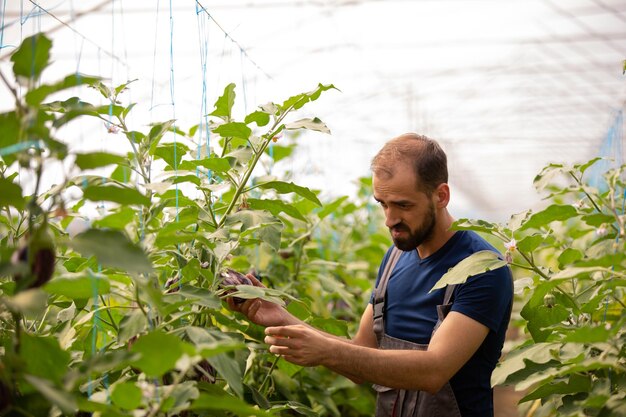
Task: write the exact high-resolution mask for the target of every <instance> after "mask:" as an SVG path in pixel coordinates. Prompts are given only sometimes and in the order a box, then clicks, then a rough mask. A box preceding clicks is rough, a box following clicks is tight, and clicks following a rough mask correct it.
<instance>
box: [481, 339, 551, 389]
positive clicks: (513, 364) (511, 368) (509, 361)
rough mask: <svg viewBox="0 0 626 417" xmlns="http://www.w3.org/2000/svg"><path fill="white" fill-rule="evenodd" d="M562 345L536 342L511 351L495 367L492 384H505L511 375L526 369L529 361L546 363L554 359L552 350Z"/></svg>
mask: <svg viewBox="0 0 626 417" xmlns="http://www.w3.org/2000/svg"><path fill="white" fill-rule="evenodd" d="M560 346H561V344H560V343H536V344H534V345H531V346H529V347H525V348H522V349H521V350H517V351H515V352H512V353H510V354H509V355H507V357H506V359H505V360H503V361H502V362H500V363H499V364H498V366H497V367H496V369H494V371H493V374H492V375H491V385H492V386H496V385H501V384H504V383H505V382H506V381H507V378H508V377H509V375H512V374H514V373H516V372H517V371H520V370H522V369H524V367H525V366H526V364H527V362H534V363H546V362H548V361H550V360H551V359H553V354H552V350H554V349H559V347H560Z"/></svg>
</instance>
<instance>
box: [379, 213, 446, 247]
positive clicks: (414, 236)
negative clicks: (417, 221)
mask: <svg viewBox="0 0 626 417" xmlns="http://www.w3.org/2000/svg"><path fill="white" fill-rule="evenodd" d="M435 223H436V219H435V206H434V204H430V206H429V208H428V212H427V213H426V218H424V222H423V223H422V224H421V225H420V226H418V228H417V229H416V230H411V229H410V228H409V226H407V225H406V224H404V223H398V224H396V225H395V226H393V227H390V228H389V231H390V232H391V231H392V230H402V231H405V232H408V236H407V237H406V238H393V235H392V239H393V244H394V245H395V246H396V247H397V248H398V249H400V250H402V251H405V252H408V251H412V250H414V249H416V248H417V247H418V246H419V245H421V244H422V243H424V242H427V241H428V240H430V239H431V238H432V236H433V233H434V231H435Z"/></svg>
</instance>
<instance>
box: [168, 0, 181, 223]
mask: <svg viewBox="0 0 626 417" xmlns="http://www.w3.org/2000/svg"><path fill="white" fill-rule="evenodd" d="M169 3H170V97H171V100H172V118H173V119H174V123H173V124H172V128H173V129H174V174H175V176H178V167H177V162H176V161H177V156H176V148H177V144H176V135H177V132H176V103H175V100H174V17H173V14H172V0H170V2H169ZM176 221H177V222H178V221H179V213H178V182H177V183H176Z"/></svg>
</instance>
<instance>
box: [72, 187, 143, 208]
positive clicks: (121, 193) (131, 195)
mask: <svg viewBox="0 0 626 417" xmlns="http://www.w3.org/2000/svg"><path fill="white" fill-rule="evenodd" d="M83 197H84V198H86V199H87V200H91V201H112V202H114V203H118V204H124V205H132V204H139V205H143V206H149V205H150V199H149V198H148V197H146V196H145V195H143V194H142V193H141V192H139V191H138V190H137V189H135V188H129V187H122V186H118V185H90V186H88V187H87V188H85V189H83Z"/></svg>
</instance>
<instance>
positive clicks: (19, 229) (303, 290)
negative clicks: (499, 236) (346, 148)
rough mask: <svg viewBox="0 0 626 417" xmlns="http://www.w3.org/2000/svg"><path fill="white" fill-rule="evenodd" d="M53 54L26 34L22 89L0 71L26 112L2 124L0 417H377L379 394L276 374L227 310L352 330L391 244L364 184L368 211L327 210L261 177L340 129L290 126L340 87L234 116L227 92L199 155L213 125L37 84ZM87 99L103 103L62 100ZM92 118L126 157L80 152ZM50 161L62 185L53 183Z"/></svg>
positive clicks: (119, 93) (258, 342) (344, 204)
mask: <svg viewBox="0 0 626 417" xmlns="http://www.w3.org/2000/svg"><path fill="white" fill-rule="evenodd" d="M50 48H51V41H50V40H49V39H47V38H46V37H45V36H44V35H42V34H39V35H35V36H33V37H30V38H27V39H25V40H24V41H23V43H22V45H21V46H20V48H19V49H18V50H16V52H15V53H14V54H13V55H12V57H11V60H12V62H13V75H14V79H15V82H13V81H11V80H9V79H8V78H7V77H6V76H5V75H4V74H2V79H3V82H4V83H5V85H6V86H7V87H8V88H9V89H10V90H11V91H12V93H13V97H14V99H15V108H14V109H13V110H11V111H8V112H5V113H3V114H0V152H1V153H0V156H1V159H0V208H1V210H2V211H1V213H0V413H1V414H3V415H12V416H13V415H15V416H40V415H80V416H82V415H94V416H96V415H102V416H170V415H171V416H173V415H181V416H194V415H197V416H219V415H224V416H230V415H241V416H249V415H256V416H270V415H300V414H304V415H311V416H313V415H335V416H340V415H343V416H349V415H354V416H357V415H364V414H367V413H368V410H370V409H371V407H372V404H373V396H372V394H371V392H370V390H369V389H368V388H366V387H358V386H354V385H353V384H351V383H349V382H348V381H347V380H345V379H343V378H341V377H338V376H336V375H333V374H331V373H330V372H327V371H325V370H323V369H317V370H315V369H302V368H299V367H296V366H294V365H291V364H289V363H287V362H285V361H282V360H279V359H278V358H276V357H275V356H274V355H271V354H269V353H268V352H267V347H266V346H265V345H264V344H263V343H262V340H263V329H261V328H260V327H258V326H256V325H254V324H252V323H249V322H248V321H246V320H245V319H243V318H242V317H240V316H236V315H235V314H234V313H232V312H230V311H229V310H227V309H226V308H225V303H224V302H223V297H225V296H234V297H237V298H239V299H245V298H253V297H261V298H264V299H267V300H270V301H272V302H275V303H279V304H282V305H285V306H286V308H288V309H289V310H290V311H291V312H292V313H294V314H296V315H297V316H298V317H300V318H302V319H304V320H307V321H309V322H311V323H312V324H314V325H316V326H319V327H321V328H324V329H325V330H326V331H330V332H334V333H337V334H344V335H347V334H349V333H350V332H352V331H354V328H352V327H351V325H348V324H347V322H346V319H352V318H353V317H355V316H357V315H360V313H361V312H362V310H363V308H364V307H365V305H366V303H367V299H368V297H369V286H370V285H371V282H372V280H373V279H374V277H375V275H374V274H375V270H376V269H375V265H376V263H377V262H378V260H379V259H380V257H381V256H382V254H384V251H385V250H386V247H387V245H388V244H389V240H388V238H387V237H386V236H385V234H384V233H380V231H379V230H377V229H376V228H375V226H372V225H375V224H376V222H375V221H374V220H373V218H374V217H375V216H374V215H372V213H371V211H369V210H368V207H369V200H368V198H367V191H364V190H366V189H367V180H365V179H363V180H362V182H363V187H362V191H361V193H362V194H361V196H360V199H359V200H358V201H357V202H351V201H348V200H347V199H346V198H345V197H342V198H338V199H336V200H334V201H331V202H329V203H328V204H326V205H322V202H321V201H320V199H319V194H318V193H317V192H315V191H313V190H310V189H308V188H306V187H302V186H299V185H297V184H294V183H293V182H292V181H289V180H288V179H287V180H285V179H281V178H278V177H276V176H272V175H270V174H269V173H268V172H267V171H266V170H263V166H264V165H268V161H269V162H271V163H279V161H280V160H281V159H283V158H289V157H290V154H291V153H292V152H293V151H294V149H295V148H296V147H297V144H296V143H289V142H287V139H286V135H285V133H286V132H289V131H299V130H309V131H316V132H321V133H325V134H328V133H330V131H329V129H328V127H327V126H326V125H325V124H324V123H323V122H322V121H321V120H319V119H318V118H302V117H297V116H296V114H297V113H298V112H300V111H301V109H302V108H303V107H304V106H305V105H306V104H307V103H309V102H312V101H315V100H317V99H318V98H319V97H320V96H321V94H322V93H325V92H327V91H329V90H334V89H335V87H334V86H332V85H323V84H320V85H318V86H317V87H316V88H315V89H314V90H313V91H310V92H307V93H302V94H297V95H295V96H292V97H289V98H288V99H286V100H284V101H283V102H281V103H267V104H264V105H261V106H259V107H258V108H257V109H256V110H255V111H254V112H252V113H250V114H248V115H246V116H245V118H244V119H243V120H242V121H240V120H236V118H235V117H234V115H233V105H234V103H235V98H236V94H235V90H236V87H235V85H234V84H229V85H227V86H226V87H225V89H224V92H223V94H222V95H221V96H220V97H219V98H218V99H217V101H216V102H215V108H214V110H213V111H212V112H211V113H210V114H208V115H207V118H210V119H211V121H210V124H209V125H208V128H209V131H210V135H211V141H212V143H213V145H212V146H208V144H203V143H200V144H199V142H200V139H196V136H200V135H198V132H199V130H200V129H202V126H193V127H191V128H190V129H188V130H185V129H183V128H181V126H178V125H177V123H176V121H175V120H168V121H165V122H158V123H153V124H152V125H150V126H148V128H147V129H146V130H145V131H144V130H142V129H141V128H137V127H135V126H132V125H131V123H130V122H129V119H130V118H129V114H130V113H131V111H132V109H133V107H134V106H135V104H130V105H123V104H122V97H123V94H124V92H125V91H126V90H127V89H129V88H132V85H131V83H132V82H127V83H124V84H122V85H119V86H115V87H113V86H108V85H106V83H105V82H104V80H103V79H101V78H100V77H94V76H86V75H82V74H71V75H68V76H67V77H65V78H64V79H62V80H60V81H58V82H54V83H49V84H45V83H42V82H41V74H42V72H43V71H44V70H45V69H46V68H47V67H48V66H49V65H50ZM15 83H17V84H15ZM15 85H18V86H19V87H20V88H19V89H18V88H16V87H15ZM86 88H90V89H94V90H95V91H96V92H98V93H99V94H101V96H102V100H101V101H104V103H105V104H92V103H90V102H87V101H84V100H83V99H81V98H80V97H76V96H71V97H69V98H68V95H69V93H73V92H75V91H76V90H78V89H82V90H80V91H83V90H84V89H86ZM89 118H96V119H99V121H101V123H103V124H104V125H105V126H106V131H107V134H114V135H118V136H122V137H125V138H126V140H127V144H128V146H127V148H126V152H125V153H120V152H112V151H109V150H107V151H97V152H78V151H76V150H74V149H73V148H72V137H71V133H70V132H71V129H70V127H71V126H75V125H77V124H80V123H82V122H83V121H85V120H87V119H89ZM207 133H208V132H207ZM63 135H69V136H70V137H69V138H66V137H64V138H63V139H61V138H60V137H61V136H63ZM270 150H271V152H270ZM270 153H271V155H270ZM270 157H271V161H270ZM55 162H56V163H57V165H54V163H55ZM59 166H62V167H63V168H62V169H63V170H64V171H63V180H62V181H60V182H59V183H57V184H52V185H51V184H48V183H47V181H46V178H47V177H46V174H47V173H48V172H49V171H48V170H50V169H59V168H58V167H59ZM54 167H57V168H54ZM48 187H49V188H48ZM43 188H47V189H45V190H44V189H43ZM379 224H382V223H379ZM366 235H367V236H370V237H372V239H371V240H370V239H365V238H364V236H366ZM229 271H230V272H229ZM233 273H253V274H255V275H256V276H257V277H258V278H259V279H261V280H262V281H263V282H265V284H266V285H267V287H268V288H265V289H263V288H259V287H253V286H249V285H245V284H246V282H245V281H243V280H239V281H237V280H233V279H231V278H228V277H229V276H231V275H232V274H233ZM229 274H231V275H229ZM329 387H330V388H329ZM355 399H358V400H356V401H355Z"/></svg>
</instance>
